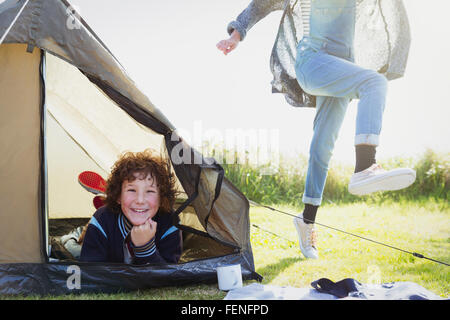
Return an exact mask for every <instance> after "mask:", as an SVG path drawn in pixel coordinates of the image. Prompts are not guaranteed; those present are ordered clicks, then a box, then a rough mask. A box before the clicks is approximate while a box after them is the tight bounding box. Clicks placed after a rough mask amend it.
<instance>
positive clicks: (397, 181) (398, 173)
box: [348, 163, 416, 196]
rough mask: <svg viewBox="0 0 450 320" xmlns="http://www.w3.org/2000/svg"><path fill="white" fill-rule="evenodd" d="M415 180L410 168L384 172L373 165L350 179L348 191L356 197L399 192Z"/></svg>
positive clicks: (377, 165) (413, 172)
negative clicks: (383, 192)
mask: <svg viewBox="0 0 450 320" xmlns="http://www.w3.org/2000/svg"><path fill="white" fill-rule="evenodd" d="M415 180H416V172H415V171H414V170H413V169H410V168H399V169H393V170H389V171H386V170H384V169H383V168H381V166H380V165H379V164H376V163H374V164H373V165H371V166H370V167H369V168H367V169H365V170H363V171H361V172H358V173H354V174H353V175H352V177H351V178H350V183H349V185H348V191H349V192H350V193H351V194H355V195H358V196H362V195H366V194H369V193H372V192H377V191H392V190H400V189H403V188H406V187H409V186H410V185H411V184H412V183H413V182H414V181H415Z"/></svg>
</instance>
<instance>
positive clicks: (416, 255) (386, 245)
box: [249, 199, 450, 266]
mask: <svg viewBox="0 0 450 320" xmlns="http://www.w3.org/2000/svg"><path fill="white" fill-rule="evenodd" d="M249 202H250V204H251V205H253V206H256V207H262V208H266V209H269V210H271V211H276V212H279V213H282V214H285V215H288V216H291V217H294V218H297V219H298V217H297V216H296V215H294V214H291V213H288V212H285V211H281V210H278V209H275V208H272V207H270V206H266V205H262V204H259V203H257V202H255V201H253V200H250V199H249ZM305 220H308V219H306V218H305ZM308 221H309V220H308ZM314 223H315V224H317V225H319V226H322V227H325V228H329V229H333V230H335V231H339V232H342V233H345V234H348V235H350V236H354V237H357V238H360V239H363V240H367V241H370V242H373V243H375V244H379V245H382V246H385V247H388V248H391V249H394V250H398V251H401V252H404V253H408V254H411V255H413V256H414V257H416V258H420V259H427V260H430V261H432V262H436V263H440V264H443V265H446V266H450V264H448V263H445V262H443V261H439V260H435V259H432V258H428V257H426V256H424V255H423V254H420V253H417V252H411V251H408V250H404V249H401V248H398V247H394V246H391V245H389V244H386V243H383V242H380V241H376V240H372V239H369V238H366V237H363V236H360V235H357V234H354V233H351V232H347V231H344V230H341V229H338V228H335V227H331V226H328V225H325V224H323V223H319V222H317V221H315V222H314ZM258 228H259V227H258ZM259 229H262V228H259ZM262 230H263V229H262ZM271 233H272V232H271ZM272 234H274V233H272ZM274 235H276V234H274ZM276 236H278V235H276ZM278 237H280V238H282V239H285V238H283V237H281V236H278ZM285 240H286V239H285ZM289 241H290V240H289Z"/></svg>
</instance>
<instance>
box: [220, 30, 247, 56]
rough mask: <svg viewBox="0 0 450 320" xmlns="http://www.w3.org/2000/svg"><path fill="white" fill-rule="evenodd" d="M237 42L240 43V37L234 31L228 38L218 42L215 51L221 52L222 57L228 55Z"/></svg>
mask: <svg viewBox="0 0 450 320" xmlns="http://www.w3.org/2000/svg"><path fill="white" fill-rule="evenodd" d="M239 41H241V35H240V34H239V32H238V31H237V30H234V31H233V33H232V34H231V36H230V38H228V39H225V40H221V41H219V43H218V44H217V45H216V47H217V49H219V50H220V51H222V52H223V54H224V55H227V54H228V53H230V52H231V51H233V50H234V49H236V47H237V46H238V44H239Z"/></svg>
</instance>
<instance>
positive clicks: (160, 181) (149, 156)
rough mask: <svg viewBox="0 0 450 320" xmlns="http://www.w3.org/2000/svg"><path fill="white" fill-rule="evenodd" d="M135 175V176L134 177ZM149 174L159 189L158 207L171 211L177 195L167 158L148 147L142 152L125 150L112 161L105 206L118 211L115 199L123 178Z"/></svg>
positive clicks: (127, 178) (134, 177)
mask: <svg viewBox="0 0 450 320" xmlns="http://www.w3.org/2000/svg"><path fill="white" fill-rule="evenodd" d="M136 176H137V177H136ZM148 176H151V177H152V178H153V179H154V180H155V181H156V184H157V186H158V189H159V195H160V209H162V210H163V211H165V212H171V211H172V208H173V205H174V203H175V198H176V195H177V191H176V187H175V183H176V178H175V175H174V174H173V172H172V170H171V166H170V162H169V160H165V159H163V158H162V157H161V156H156V155H155V154H153V152H152V151H151V150H150V149H146V150H144V151H142V152H125V153H123V154H122V155H121V156H120V157H119V159H118V160H117V161H116V163H114V166H113V168H112V170H111V173H110V175H109V177H108V179H107V181H106V200H105V203H106V206H108V207H109V208H110V209H112V210H113V211H116V212H120V204H118V203H117V200H118V199H119V198H120V195H121V192H122V183H123V182H124V181H125V180H128V181H130V182H131V181H134V180H135V179H137V178H139V179H145V178H146V177H148Z"/></svg>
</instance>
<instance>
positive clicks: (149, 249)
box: [80, 206, 182, 264]
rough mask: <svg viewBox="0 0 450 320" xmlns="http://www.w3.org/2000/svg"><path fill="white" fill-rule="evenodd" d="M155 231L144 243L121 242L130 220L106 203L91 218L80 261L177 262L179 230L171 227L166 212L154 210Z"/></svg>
mask: <svg viewBox="0 0 450 320" xmlns="http://www.w3.org/2000/svg"><path fill="white" fill-rule="evenodd" d="M152 219H153V220H154V221H155V222H156V223H157V227H156V234H155V237H153V239H151V240H150V242H149V243H147V244H146V245H144V246H141V247H135V246H134V245H133V243H132V242H131V241H130V240H128V239H129V238H130V237H128V239H127V241H126V242H125V239H126V238H127V235H128V234H129V231H130V230H131V227H132V225H131V223H130V222H129V221H128V220H127V218H126V217H125V215H124V214H123V213H115V212H113V211H112V210H111V209H109V208H107V207H106V206H104V207H101V208H99V209H98V210H97V211H96V212H95V213H94V215H93V217H92V218H91V220H90V222H89V226H88V228H87V231H86V235H85V238H84V241H83V247H82V249H81V256H80V261H87V262H119V263H132V264H146V263H177V262H178V260H179V259H180V256H181V252H182V238H181V231H180V230H178V229H177V228H176V227H175V226H173V224H172V221H171V217H170V214H168V213H164V212H161V211H158V213H157V214H156V215H155V216H154V217H153V218H152Z"/></svg>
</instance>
